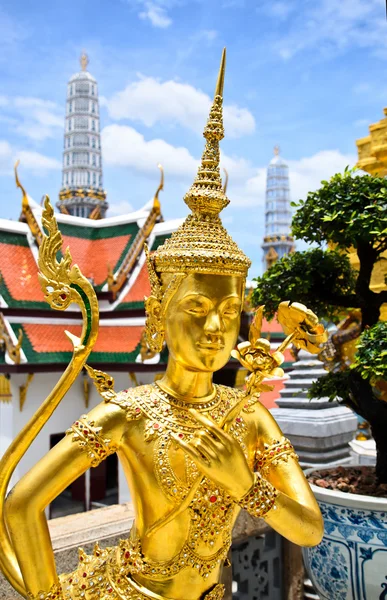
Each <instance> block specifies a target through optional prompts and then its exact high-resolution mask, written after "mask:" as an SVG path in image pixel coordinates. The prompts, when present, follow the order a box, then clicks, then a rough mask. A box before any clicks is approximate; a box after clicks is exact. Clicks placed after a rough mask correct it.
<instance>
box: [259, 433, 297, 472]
mask: <svg viewBox="0 0 387 600" xmlns="http://www.w3.org/2000/svg"><path fill="white" fill-rule="evenodd" d="M264 448H265V449H264V451H263V452H261V451H259V450H258V451H257V452H256V455H255V458H256V468H257V470H258V471H259V472H260V473H263V474H264V475H267V474H268V473H269V471H270V468H271V467H276V466H277V465H278V464H279V463H280V462H281V461H285V462H287V461H288V460H289V458H295V459H296V460H297V459H298V456H297V454H296V453H295V451H294V448H293V446H292V444H291V442H290V441H289V440H288V439H287V438H286V437H282V438H281V439H280V440H273V442H272V443H271V444H265V446H264Z"/></svg>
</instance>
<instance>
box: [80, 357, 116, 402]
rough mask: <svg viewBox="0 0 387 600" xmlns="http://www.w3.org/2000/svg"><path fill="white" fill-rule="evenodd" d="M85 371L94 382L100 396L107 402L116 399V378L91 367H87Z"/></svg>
mask: <svg viewBox="0 0 387 600" xmlns="http://www.w3.org/2000/svg"><path fill="white" fill-rule="evenodd" d="M85 369H86V371H87V372H88V374H89V376H90V377H91V379H92V380H93V382H94V385H95V387H96V388H97V391H98V393H99V395H100V396H101V397H102V398H103V399H104V400H105V402H110V400H112V399H114V398H115V397H116V392H115V391H114V377H112V376H111V375H108V374H107V373H105V372H104V371H99V370H98V369H93V367H90V366H89V365H85Z"/></svg>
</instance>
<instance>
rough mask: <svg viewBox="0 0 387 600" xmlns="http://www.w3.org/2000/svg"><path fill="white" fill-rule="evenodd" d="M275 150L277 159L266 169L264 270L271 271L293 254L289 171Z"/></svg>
mask: <svg viewBox="0 0 387 600" xmlns="http://www.w3.org/2000/svg"><path fill="white" fill-rule="evenodd" d="M279 150H280V149H279V147H278V146H275V148H274V157H273V158H272V159H271V161H270V164H269V167H268V169H267V183H266V201H265V237H264V239H263V244H262V249H263V252H264V257H263V261H264V269H268V268H269V267H270V266H271V265H272V264H274V263H275V262H276V261H277V260H278V259H279V258H282V257H283V256H284V255H285V254H289V253H290V252H294V239H293V237H292V236H291V221H292V213H291V210H290V188H289V168H288V165H287V164H286V163H285V161H284V160H283V159H282V158H281V157H280V155H279Z"/></svg>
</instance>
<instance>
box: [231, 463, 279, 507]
mask: <svg viewBox="0 0 387 600" xmlns="http://www.w3.org/2000/svg"><path fill="white" fill-rule="evenodd" d="M278 494H279V492H278V491H277V490H276V489H275V487H274V486H273V485H272V484H271V483H269V481H266V479H264V478H263V477H262V475H261V474H260V473H254V483H253V485H252V486H251V488H250V490H249V491H248V492H247V494H246V495H245V496H243V498H242V499H241V500H239V502H238V504H239V506H241V508H244V509H245V510H247V512H249V513H250V515H252V516H253V517H265V516H266V515H267V513H268V512H269V511H270V510H271V509H273V510H275V509H276V506H275V501H276V498H277V496H278Z"/></svg>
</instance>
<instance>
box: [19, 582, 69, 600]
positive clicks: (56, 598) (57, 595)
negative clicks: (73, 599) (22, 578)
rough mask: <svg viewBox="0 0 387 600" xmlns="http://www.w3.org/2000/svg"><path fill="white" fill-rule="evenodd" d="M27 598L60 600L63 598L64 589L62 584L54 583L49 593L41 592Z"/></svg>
mask: <svg viewBox="0 0 387 600" xmlns="http://www.w3.org/2000/svg"><path fill="white" fill-rule="evenodd" d="M27 598H29V600H60V599H61V598H63V593H62V588H61V585H60V583H54V584H53V585H52V586H51V588H50V589H49V591H48V592H44V591H40V592H38V593H37V594H36V596H33V595H32V594H30V593H29V594H28V595H27Z"/></svg>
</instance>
